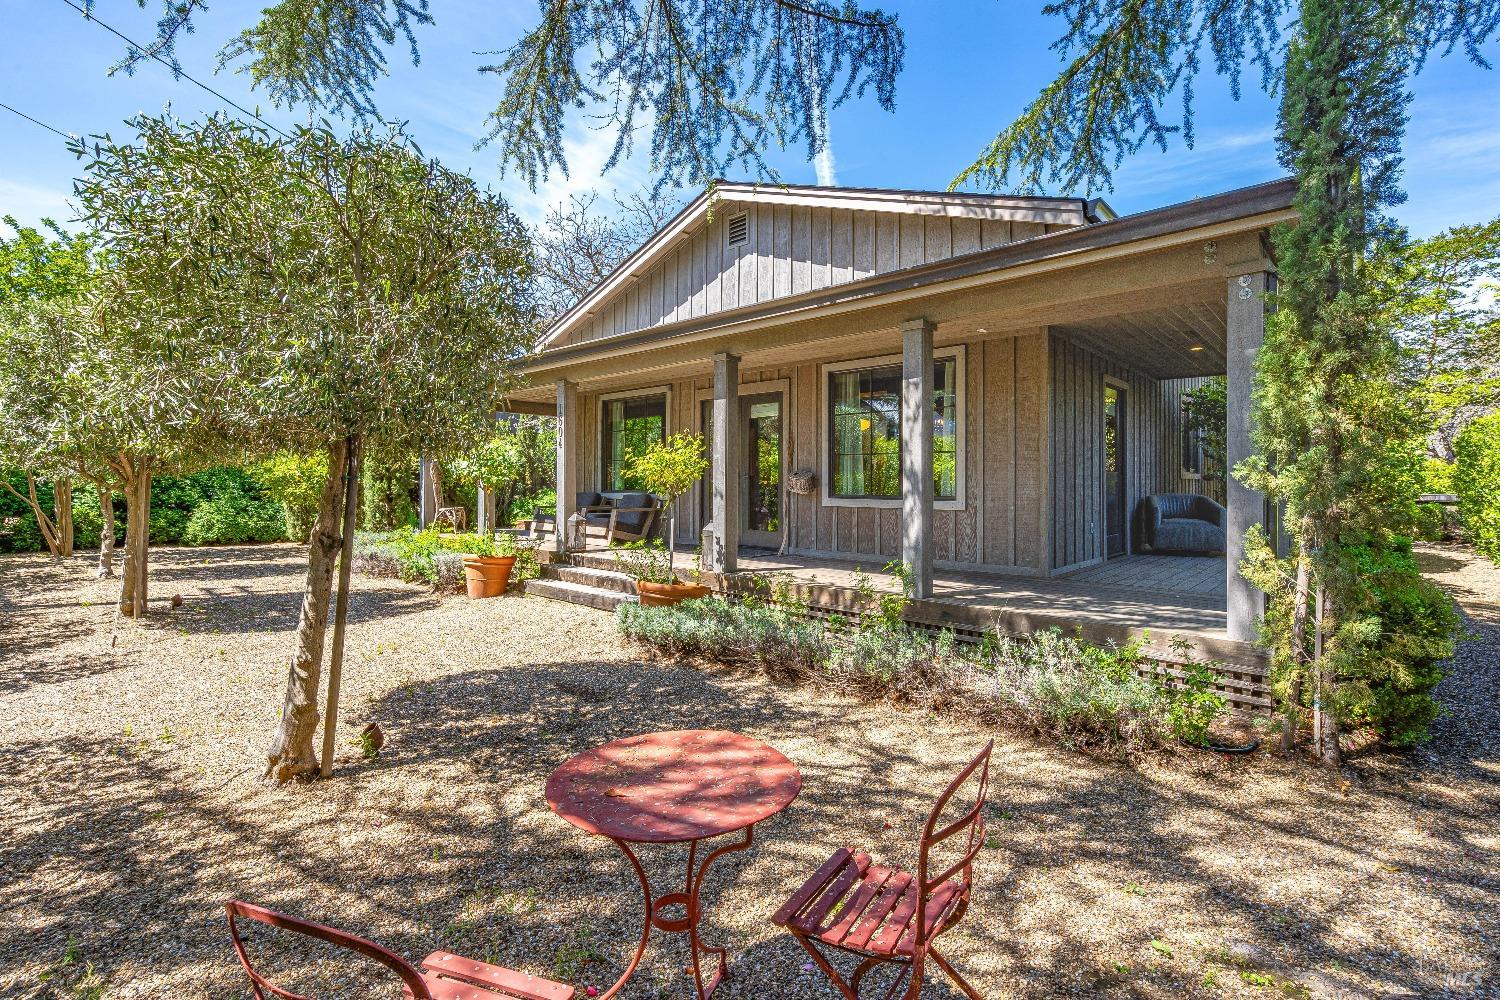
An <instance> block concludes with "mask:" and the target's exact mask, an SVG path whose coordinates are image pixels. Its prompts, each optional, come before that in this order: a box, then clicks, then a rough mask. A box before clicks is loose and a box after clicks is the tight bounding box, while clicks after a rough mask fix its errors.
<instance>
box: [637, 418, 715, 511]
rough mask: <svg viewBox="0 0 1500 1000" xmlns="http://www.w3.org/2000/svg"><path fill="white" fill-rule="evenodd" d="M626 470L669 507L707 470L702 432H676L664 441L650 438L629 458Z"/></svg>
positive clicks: (706, 457)
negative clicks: (638, 452)
mask: <svg viewBox="0 0 1500 1000" xmlns="http://www.w3.org/2000/svg"><path fill="white" fill-rule="evenodd" d="M629 471H630V474H631V475H633V476H634V477H635V478H636V480H637V481H638V482H640V483H641V485H642V486H643V487H645V489H646V490H647V491H649V492H651V493H656V494H658V495H660V496H662V497H663V498H665V500H666V506H667V507H671V505H672V503H673V502H674V501H675V500H676V499H677V498H678V497H680V496H682V495H683V494H684V493H686V492H687V491H688V490H690V489H692V488H693V486H694V485H695V484H697V482H698V480H700V479H702V478H703V476H704V474H705V473H707V472H708V454H707V451H706V449H705V447H704V441H703V435H702V434H695V433H693V432H692V431H678V432H677V433H676V434H673V435H672V436H671V437H668V438H667V439H666V440H665V441H652V442H651V443H650V444H649V445H647V446H646V448H645V450H644V451H642V452H641V453H640V454H638V455H635V456H633V457H632V458H631V459H630V466H629Z"/></svg>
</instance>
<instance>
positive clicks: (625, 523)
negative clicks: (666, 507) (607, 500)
mask: <svg viewBox="0 0 1500 1000" xmlns="http://www.w3.org/2000/svg"><path fill="white" fill-rule="evenodd" d="M614 506H616V507H646V508H649V509H650V510H652V511H654V510H655V509H656V497H654V496H652V495H651V494H650V493H621V494H620V495H619V496H617V497H615V500H614ZM650 517H651V514H650V513H649V512H645V511H641V512H637V511H632V512H630V513H628V514H621V515H619V517H618V518H616V520H615V526H616V527H617V528H619V529H620V530H621V531H628V532H630V533H631V534H632V535H639V534H641V533H642V532H643V531H645V530H646V521H647V519H648V518H650Z"/></svg>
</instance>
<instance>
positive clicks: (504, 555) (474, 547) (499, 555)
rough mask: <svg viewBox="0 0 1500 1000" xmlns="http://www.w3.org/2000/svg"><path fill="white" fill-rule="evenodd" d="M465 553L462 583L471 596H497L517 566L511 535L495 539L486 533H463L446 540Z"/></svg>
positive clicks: (514, 545)
mask: <svg viewBox="0 0 1500 1000" xmlns="http://www.w3.org/2000/svg"><path fill="white" fill-rule="evenodd" d="M449 544H450V545H452V547H453V548H454V549H456V550H458V551H460V552H462V553H463V554H464V586H465V587H466V588H467V590H468V592H469V596H470V597H474V598H480V597H499V596H500V595H501V594H503V593H505V588H506V587H508V586H510V574H511V571H512V570H513V569H515V566H516V543H515V539H513V538H512V537H511V536H510V535H501V536H500V538H499V540H498V541H497V540H496V539H495V537H494V536H493V535H490V534H489V533H485V534H482V535H480V534H475V535H465V536H463V537H462V539H460V540H457V541H454V542H451V543H449Z"/></svg>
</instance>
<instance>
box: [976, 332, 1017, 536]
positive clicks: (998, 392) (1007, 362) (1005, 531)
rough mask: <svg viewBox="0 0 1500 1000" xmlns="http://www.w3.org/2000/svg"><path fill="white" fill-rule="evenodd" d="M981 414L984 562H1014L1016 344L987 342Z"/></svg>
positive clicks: (1006, 340) (981, 533) (981, 525)
mask: <svg viewBox="0 0 1500 1000" xmlns="http://www.w3.org/2000/svg"><path fill="white" fill-rule="evenodd" d="M981 346H982V348H983V357H984V364H983V365H982V366H981V371H982V376H983V379H984V393H983V401H982V402H983V405H982V407H977V409H979V410H980V413H982V414H983V419H982V421H981V423H980V427H981V431H980V436H981V438H982V440H983V448H984V456H983V457H984V462H983V468H984V470H985V471H984V475H983V480H982V481H981V480H980V479H979V478H977V477H976V478H974V479H973V480H971V481H972V482H976V483H981V487H982V490H983V500H982V504H983V515H984V517H983V521H982V522H981V523H980V525H979V532H978V534H979V553H980V560H979V561H980V562H985V563H990V564H992V565H996V566H1010V565H1013V564H1014V563H1015V561H1016V545H1015V543H1016V536H1015V531H1016V528H1015V511H1016V436H1015V427H1016V422H1015V418H1016V397H1015V373H1016V342H1015V340H1014V339H1011V338H1006V339H1005V340H991V341H986V342H984V343H983V344H982V345H981Z"/></svg>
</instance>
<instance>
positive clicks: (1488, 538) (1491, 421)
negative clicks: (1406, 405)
mask: <svg viewBox="0 0 1500 1000" xmlns="http://www.w3.org/2000/svg"><path fill="white" fill-rule="evenodd" d="M1454 453H1455V462H1454V466H1453V492H1455V493H1457V494H1458V516H1459V519H1460V520H1462V521H1463V526H1464V533H1465V534H1466V535H1467V536H1468V539H1469V541H1470V542H1471V543H1472V544H1473V546H1474V547H1475V548H1476V549H1478V550H1479V551H1480V552H1483V553H1484V554H1485V555H1487V556H1489V557H1490V558H1491V559H1493V560H1494V561H1495V562H1496V563H1500V413H1493V414H1491V415H1489V416H1488V417H1482V418H1480V419H1479V420H1476V421H1474V422H1473V423H1472V424H1470V425H1469V426H1467V427H1465V428H1464V429H1463V432H1462V433H1461V434H1459V436H1458V441H1457V442H1456V443H1455V445H1454Z"/></svg>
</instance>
